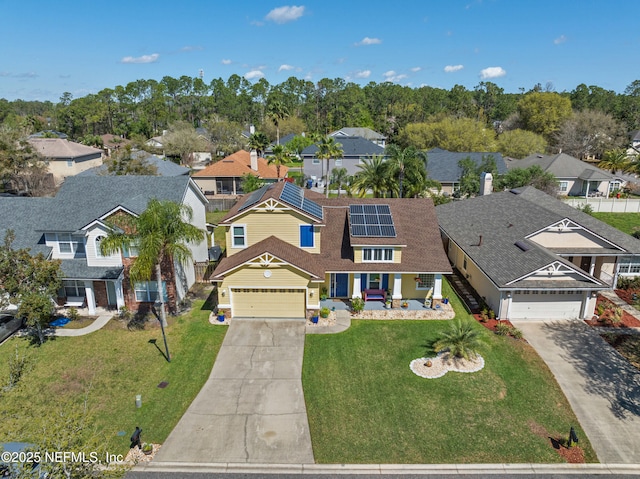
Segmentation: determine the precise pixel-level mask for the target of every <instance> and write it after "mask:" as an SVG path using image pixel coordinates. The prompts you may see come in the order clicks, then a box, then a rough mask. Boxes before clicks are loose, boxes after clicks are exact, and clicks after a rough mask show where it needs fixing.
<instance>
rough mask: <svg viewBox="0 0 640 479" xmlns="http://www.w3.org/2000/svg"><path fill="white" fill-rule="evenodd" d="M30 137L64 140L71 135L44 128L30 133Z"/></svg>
mask: <svg viewBox="0 0 640 479" xmlns="http://www.w3.org/2000/svg"><path fill="white" fill-rule="evenodd" d="M29 138H61V139H63V140H68V139H69V137H68V136H67V134H66V133H62V132H60V131H56V130H44V131H39V132H38V133H34V134H32V135H29Z"/></svg>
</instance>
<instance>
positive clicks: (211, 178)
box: [193, 150, 289, 195]
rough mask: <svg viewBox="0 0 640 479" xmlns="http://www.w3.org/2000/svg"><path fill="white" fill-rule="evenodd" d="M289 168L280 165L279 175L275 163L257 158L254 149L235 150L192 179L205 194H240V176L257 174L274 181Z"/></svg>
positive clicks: (263, 179) (264, 179) (271, 181)
mask: <svg viewBox="0 0 640 479" xmlns="http://www.w3.org/2000/svg"><path fill="white" fill-rule="evenodd" d="M288 171H289V168H287V167H286V166H284V165H283V166H281V167H280V177H279V178H278V171H277V169H276V167H275V165H270V164H269V163H268V162H267V160H265V159H264V158H259V157H258V155H257V154H256V152H255V151H252V152H251V153H250V152H248V151H246V150H240V151H236V152H235V153H234V154H233V155H230V156H227V157H226V158H223V159H222V160H218V161H216V162H215V163H212V164H211V165H209V166H207V167H206V168H205V169H203V170H201V171H198V172H197V173H195V174H194V175H193V180H194V181H195V182H196V184H197V185H198V186H199V187H200V189H201V190H202V191H204V193H205V194H206V195H238V194H242V193H243V191H242V176H243V175H245V174H250V175H253V176H257V177H258V178H260V179H261V180H262V181H264V182H265V183H274V182H276V181H278V180H279V179H282V178H286V177H287V173H288Z"/></svg>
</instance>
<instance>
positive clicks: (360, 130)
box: [329, 127, 386, 141]
mask: <svg viewBox="0 0 640 479" xmlns="http://www.w3.org/2000/svg"><path fill="white" fill-rule="evenodd" d="M329 136H335V137H336V138H341V137H343V136H361V137H362V138H366V139H367V140H369V141H373V140H384V139H386V136H384V135H383V134H381V133H378V132H377V131H374V130H372V129H371V128H366V127H356V128H351V127H347V128H340V129H339V130H336V131H333V132H331V133H329Z"/></svg>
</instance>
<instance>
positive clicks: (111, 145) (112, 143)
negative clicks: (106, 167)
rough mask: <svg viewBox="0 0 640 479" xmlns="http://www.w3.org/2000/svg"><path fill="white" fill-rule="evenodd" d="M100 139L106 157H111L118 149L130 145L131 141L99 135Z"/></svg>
mask: <svg viewBox="0 0 640 479" xmlns="http://www.w3.org/2000/svg"><path fill="white" fill-rule="evenodd" d="M100 138H102V149H103V150H104V154H105V155H106V156H111V155H112V154H113V153H115V152H116V151H118V150H119V149H120V148H124V147H125V146H127V145H130V144H131V140H128V139H126V138H122V137H121V136H120V135H111V134H107V135H100Z"/></svg>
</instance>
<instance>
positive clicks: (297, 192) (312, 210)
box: [280, 183, 322, 219]
mask: <svg viewBox="0 0 640 479" xmlns="http://www.w3.org/2000/svg"><path fill="white" fill-rule="evenodd" d="M280 199H281V200H282V201H284V202H285V203H288V204H289V205H291V206H293V207H294V208H298V209H301V210H302V211H304V212H305V213H309V214H310V215H311V216H315V217H316V218H318V219H322V206H320V205H319V204H317V203H316V202H314V201H311V200H310V199H308V198H305V197H304V190H303V189H302V188H299V187H297V186H295V185H293V184H291V183H285V184H284V187H283V188H282V192H281V193H280Z"/></svg>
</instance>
